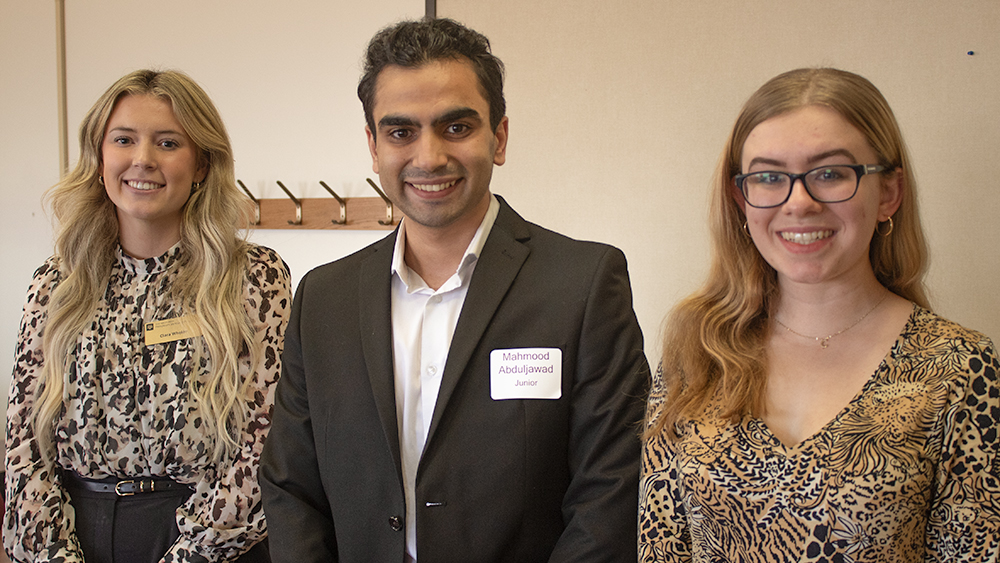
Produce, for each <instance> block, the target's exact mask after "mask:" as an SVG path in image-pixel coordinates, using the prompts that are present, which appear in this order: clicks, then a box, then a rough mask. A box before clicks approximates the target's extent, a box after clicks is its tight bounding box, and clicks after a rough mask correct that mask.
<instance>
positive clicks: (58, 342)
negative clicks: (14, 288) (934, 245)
mask: <svg viewBox="0 0 1000 563" xmlns="http://www.w3.org/2000/svg"><path fill="white" fill-rule="evenodd" d="M142 95H149V96H156V97H158V98H161V99H163V100H165V101H167V102H168V103H170V105H171V107H172V108H173V112H174V115H175V116H176V117H177V120H178V121H179V122H180V124H181V125H182V126H183V127H184V130H185V132H186V133H187V134H188V136H189V137H190V138H191V139H192V141H193V142H194V144H195V145H196V147H197V149H198V152H199V158H200V162H201V163H202V164H207V166H208V173H207V176H206V177H205V180H204V182H203V183H202V185H201V187H200V188H198V189H196V190H192V193H191V196H190V198H189V199H188V201H187V203H186V204H185V206H184V210H183V218H182V223H181V241H180V244H181V258H180V260H179V262H178V264H177V265H176V266H175V267H176V268H177V269H178V275H177V279H176V283H175V284H174V285H173V287H171V288H170V291H171V295H172V297H173V298H175V299H177V300H178V301H179V302H180V303H181V304H182V306H183V307H184V308H186V309H188V310H189V311H191V313H192V314H193V315H194V317H195V318H196V319H197V322H198V324H199V325H200V328H201V331H202V334H203V336H204V339H197V338H196V339H194V345H195V350H196V353H195V358H199V357H200V358H204V357H207V358H208V360H209V361H208V373H207V374H206V376H205V377H199V376H198V374H199V373H200V372H199V370H198V363H199V362H198V361H197V360H196V361H194V362H192V365H193V368H192V373H191V374H190V377H189V378H188V390H189V392H190V393H191V395H192V396H193V397H194V398H195V400H196V402H197V404H198V407H199V409H200V410H201V411H202V412H203V414H204V415H205V416H204V418H205V419H206V421H207V423H208V428H207V429H206V432H207V434H208V435H210V436H213V437H214V438H215V444H214V449H213V451H212V454H213V455H214V457H215V459H216V460H222V459H223V458H224V457H226V456H231V455H233V454H234V453H235V451H236V449H237V448H238V446H239V444H238V440H239V432H240V429H241V428H243V427H244V426H245V423H246V422H247V420H246V417H247V414H246V411H247V407H246V405H245V404H244V403H243V402H242V401H243V400H244V399H243V397H245V396H246V391H247V387H248V385H249V384H250V382H251V381H252V378H250V377H244V376H241V374H240V362H239V359H240V356H241V354H243V355H248V356H249V361H250V366H254V365H256V363H257V359H258V350H256V349H255V347H254V346H253V345H252V343H253V341H254V340H253V336H254V327H253V325H252V323H251V321H250V318H249V316H248V314H247V312H246V309H245V308H244V304H243V287H244V284H245V281H246V271H247V266H248V263H247V254H246V245H247V242H246V240H245V235H244V236H242V237H241V236H239V234H238V233H239V229H240V227H241V226H243V225H245V220H246V212H247V211H246V210H247V207H246V205H247V200H246V197H245V196H244V195H243V194H242V193H241V192H240V191H239V189H238V188H237V187H236V183H235V172H234V164H233V153H232V147H231V146H230V142H229V135H228V134H227V133H226V128H225V126H224V125H223V122H222V118H221V116H220V115H219V112H218V111H217V110H216V109H215V105H214V104H213V103H212V101H211V100H210V99H209V97H208V95H207V94H206V93H205V92H204V91H203V90H202V89H201V87H200V86H198V84H197V83H195V82H194V81H193V80H192V79H191V78H189V77H188V76H187V75H185V74H183V73H180V72H176V71H163V72H157V71H151V70H138V71H135V72H132V73H130V74H128V75H126V76H124V77H122V78H121V79H119V80H118V81H117V82H116V83H115V84H114V85H112V86H111V87H110V88H109V89H108V90H107V91H106V92H105V93H104V95H102V96H101V98H100V99H99V100H97V102H96V103H95V104H94V106H93V107H92V108H91V109H90V111H89V112H88V113H87V116H86V117H85V118H84V120H83V124H82V125H81V127H80V159H79V161H78V162H77V163H76V166H75V168H74V169H73V171H72V172H70V173H69V174H67V175H66V177H65V178H63V179H62V180H61V181H60V182H59V183H58V184H56V185H55V186H53V188H52V189H51V190H50V191H49V193H48V200H49V203H50V205H51V207H52V211H53V215H54V217H55V219H56V221H57V234H56V255H57V257H58V260H59V270H60V274H61V279H60V282H59V284H58V285H57V287H56V289H55V290H54V291H53V294H52V298H51V301H50V303H49V308H48V321H47V324H46V327H45V330H44V334H43V336H42V351H43V357H44V360H45V361H44V364H43V368H42V381H41V385H40V390H39V396H38V399H37V401H36V402H35V406H34V409H33V412H32V423H33V424H34V427H35V433H36V436H37V437H38V439H39V442H40V445H41V446H42V448H41V449H42V451H43V453H44V454H45V455H51V454H52V453H53V449H54V436H55V433H54V432H55V422H56V420H57V418H58V417H59V416H60V415H61V412H62V408H63V394H64V388H65V380H66V377H67V374H68V373H69V372H70V369H71V365H70V363H71V358H72V357H73V356H72V352H73V350H74V349H75V348H76V346H77V344H78V338H79V335H80V333H81V332H82V331H83V330H84V327H85V326H86V325H87V324H88V323H90V322H91V320H92V318H93V315H94V312H95V311H96V309H97V305H98V303H99V301H100V300H101V299H102V298H103V295H104V292H105V290H106V288H107V285H108V281H109V279H110V276H111V268H112V265H113V263H114V261H115V256H116V252H117V246H118V229H119V226H118V218H117V215H116V212H115V205H114V204H113V203H112V202H111V200H110V199H109V198H108V195H107V193H106V191H105V189H104V186H103V185H101V183H100V182H99V176H100V169H101V162H102V154H101V145H102V143H103V141H104V134H105V130H106V127H107V123H108V119H109V118H110V116H111V113H112V111H113V110H114V108H115V106H116V104H117V103H118V101H119V100H120V99H122V98H123V97H126V96H142Z"/></svg>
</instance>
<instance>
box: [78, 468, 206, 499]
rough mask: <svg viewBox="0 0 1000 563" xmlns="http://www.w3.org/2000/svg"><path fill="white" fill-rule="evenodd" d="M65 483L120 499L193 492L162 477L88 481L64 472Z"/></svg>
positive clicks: (109, 478) (113, 478) (185, 486)
mask: <svg viewBox="0 0 1000 563" xmlns="http://www.w3.org/2000/svg"><path fill="white" fill-rule="evenodd" d="M63 482H64V483H65V484H66V486H67V488H76V489H82V490H84V491H90V492H92V493H107V494H112V495H116V496H120V497H128V496H132V495H137V494H149V493H167V492H174V493H176V492H186V493H191V492H193V491H192V489H191V487H189V486H187V485H185V484H183V483H178V482H177V481H174V480H173V479H166V478H162V477H136V478H134V479H118V478H117V477H108V478H106V479H86V478H84V477H81V476H79V475H77V474H76V473H75V472H71V471H63Z"/></svg>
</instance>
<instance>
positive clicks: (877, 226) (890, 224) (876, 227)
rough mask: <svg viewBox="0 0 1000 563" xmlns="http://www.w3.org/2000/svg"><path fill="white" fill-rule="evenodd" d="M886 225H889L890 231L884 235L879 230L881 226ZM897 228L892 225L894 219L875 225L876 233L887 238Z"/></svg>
mask: <svg viewBox="0 0 1000 563" xmlns="http://www.w3.org/2000/svg"><path fill="white" fill-rule="evenodd" d="M884 223H889V230H887V231H886V232H884V233H883V232H882V231H881V230H879V227H880V226H881V225H883V224H884ZM895 227H896V226H895V225H894V224H893V223H892V217H889V218H888V219H886V220H885V221H884V222H883V223H879V224H878V225H875V232H876V233H878V234H880V235H882V236H883V237H887V236H889V235H891V234H892V230H893V229H894V228H895Z"/></svg>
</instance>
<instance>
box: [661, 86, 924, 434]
mask: <svg viewBox="0 0 1000 563" xmlns="http://www.w3.org/2000/svg"><path fill="white" fill-rule="evenodd" d="M808 105H820V106H826V107H829V108H831V109H834V110H836V111H837V112H839V113H840V114H841V115H842V116H843V117H844V118H845V119H847V121H848V122H850V123H851V124H852V125H854V126H855V127H857V128H858V130H859V131H861V133H862V134H863V135H864V136H865V138H866V139H867V141H868V143H869V144H870V145H871V147H872V148H873V149H874V150H875V153H876V154H877V155H878V163H879V164H881V165H882V166H884V167H885V168H886V172H884V174H892V173H893V172H894V171H896V170H897V169H898V170H900V171H901V172H902V177H903V181H902V190H903V197H902V204H901V205H900V207H899V209H898V210H897V211H896V213H895V214H894V215H893V224H894V228H893V230H892V233H891V236H885V237H883V236H873V237H872V240H871V243H870V245H869V252H868V255H869V259H870V261H871V264H872V268H873V269H874V271H875V276H876V278H877V279H878V281H879V282H880V283H881V284H882V285H884V286H885V287H886V288H888V289H889V290H891V291H892V292H893V293H896V294H897V295H899V296H901V297H903V298H905V299H909V300H910V301H913V302H914V303H917V304H918V305H920V306H922V307H927V306H928V303H927V296H926V292H925V288H924V283H923V277H924V272H925V270H926V266H927V246H926V243H925V241H924V235H923V230H922V229H921V226H920V220H919V216H918V213H917V198H916V191H915V184H914V179H913V169H912V167H911V165H910V157H909V155H908V153H907V150H906V146H905V145H904V143H903V138H902V135H901V134H900V131H899V126H898V124H897V123H896V118H895V116H894V115H893V113H892V110H891V109H890V108H889V104H888V102H886V100H885V98H884V97H883V96H882V94H881V93H880V92H879V90H878V89H877V88H876V87H875V86H874V85H873V84H872V83H871V82H869V81H868V80H867V79H865V78H863V77H861V76H858V75H856V74H853V73H850V72H845V71H842V70H837V69H832V68H815V69H798V70H793V71H789V72H786V73H784V74H781V75H779V76H776V77H774V78H772V79H771V80H769V81H768V82H767V83H766V84H764V85H763V86H761V88H760V89H759V90H757V91H756V92H755V93H754V94H753V95H752V96H751V97H750V99H749V100H747V102H746V104H745V105H744V106H743V110H742V111H741V112H740V115H739V117H738V118H737V120H736V124H735V125H734V126H733V130H732V132H731V134H730V135H729V139H728V141H727V142H726V147H725V150H723V152H722V157H721V158H720V160H719V164H718V167H717V169H716V173H715V179H714V181H713V193H712V200H711V212H710V220H709V222H710V229H711V237H712V264H711V268H710V270H709V275H708V279H707V280H706V282H705V283H704V285H703V286H702V287H701V289H699V290H698V291H696V292H695V293H693V294H692V295H690V296H688V297H687V298H685V299H684V300H682V301H681V302H680V303H679V304H678V305H677V306H675V307H674V309H673V310H672V311H671V312H670V314H669V315H668V317H667V320H666V329H665V332H664V340H663V356H662V362H661V369H662V375H663V380H662V384H661V388H659V389H654V390H653V393H654V394H659V395H658V396H660V397H665V400H663V401H661V402H659V403H658V407H657V408H656V409H655V410H654V411H653V412H650V413H648V417H649V421H650V424H649V425H648V426H647V431H646V432H647V437H650V436H657V435H660V434H661V433H665V435H666V436H667V437H668V439H671V440H673V439H677V438H679V437H680V434H681V432H682V430H681V427H682V426H683V424H684V422H685V421H688V420H692V419H694V418H696V417H698V416H699V415H700V413H702V412H704V410H705V409H706V408H708V406H709V403H710V402H714V401H718V405H719V407H720V408H721V414H722V416H723V417H724V418H726V419H727V420H729V421H730V422H731V423H733V424H736V423H738V422H739V421H740V420H741V419H742V418H743V417H744V416H746V415H752V416H760V415H761V414H762V413H763V410H764V390H765V384H766V381H765V378H766V373H767V359H766V355H765V354H766V352H765V350H766V347H765V344H766V339H767V335H768V334H769V333H770V328H771V317H772V313H773V307H775V306H776V303H777V299H776V297H777V295H778V280H777V274H776V272H775V271H774V269H773V268H772V267H771V266H770V265H769V264H768V263H767V262H766V261H764V258H763V257H762V256H761V255H760V252H758V251H757V247H756V246H754V244H753V241H752V240H751V238H750V237H748V236H746V233H744V232H743V224H744V222H745V221H746V218H745V217H744V214H743V211H742V210H741V209H740V206H739V205H738V204H737V202H736V200H735V199H734V193H736V192H735V191H734V188H733V176H735V175H737V174H740V172H741V170H740V167H741V158H742V153H743V144H744V142H745V141H746V139H747V137H748V136H749V135H750V132H751V131H753V129H754V128H755V127H756V126H757V125H759V124H760V123H762V122H764V121H766V120H768V119H770V118H772V117H775V116H777V115H781V114H784V113H787V112H789V111H792V110H795V109H797V108H801V107H803V106H808ZM883 230H885V227H883Z"/></svg>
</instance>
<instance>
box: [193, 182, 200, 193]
mask: <svg viewBox="0 0 1000 563" xmlns="http://www.w3.org/2000/svg"><path fill="white" fill-rule="evenodd" d="M200 187H201V182H191V191H192V192H196V191H198V188H200Z"/></svg>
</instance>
